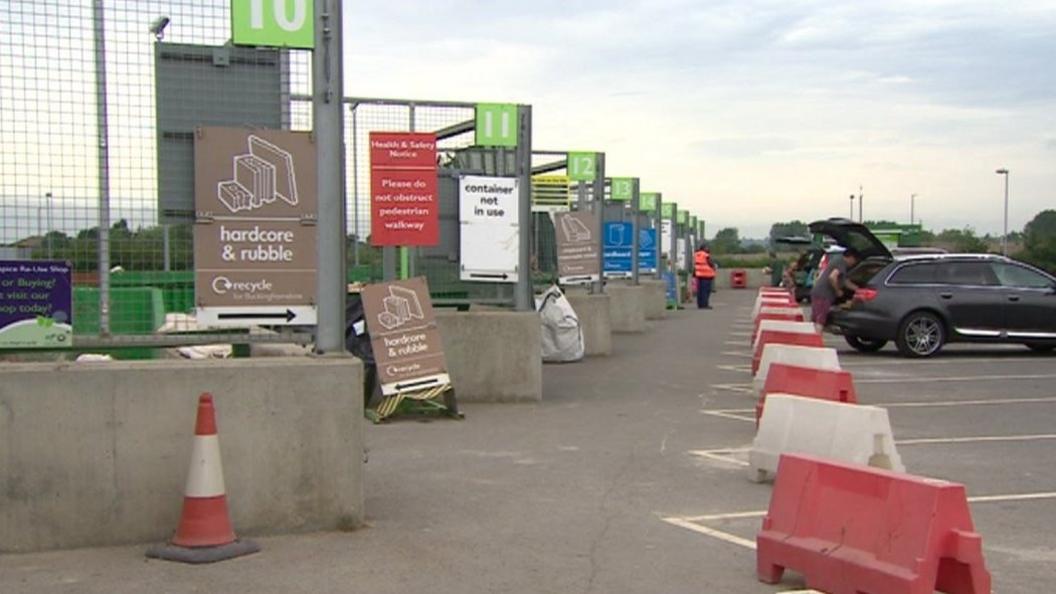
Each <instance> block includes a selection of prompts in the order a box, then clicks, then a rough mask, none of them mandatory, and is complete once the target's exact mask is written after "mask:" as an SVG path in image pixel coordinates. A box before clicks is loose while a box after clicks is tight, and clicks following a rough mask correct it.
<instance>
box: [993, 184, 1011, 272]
mask: <svg viewBox="0 0 1056 594" xmlns="http://www.w3.org/2000/svg"><path fill="white" fill-rule="evenodd" d="M994 173H996V174H998V175H1003V176H1005V227H1004V233H1003V234H1002V235H1001V255H1002V256H1007V255H1008V169H1006V168H1004V167H1002V168H1001V169H998V170H997V171H995V172H994Z"/></svg>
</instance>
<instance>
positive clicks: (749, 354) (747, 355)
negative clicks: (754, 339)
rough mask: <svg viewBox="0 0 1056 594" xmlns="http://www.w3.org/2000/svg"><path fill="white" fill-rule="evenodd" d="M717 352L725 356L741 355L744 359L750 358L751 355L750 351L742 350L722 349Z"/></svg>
mask: <svg viewBox="0 0 1056 594" xmlns="http://www.w3.org/2000/svg"><path fill="white" fill-rule="evenodd" d="M719 354H720V355H725V356H727V357H742V358H745V359H751V358H752V356H753V355H752V354H751V353H746V352H744V351H722V352H721V353H719Z"/></svg>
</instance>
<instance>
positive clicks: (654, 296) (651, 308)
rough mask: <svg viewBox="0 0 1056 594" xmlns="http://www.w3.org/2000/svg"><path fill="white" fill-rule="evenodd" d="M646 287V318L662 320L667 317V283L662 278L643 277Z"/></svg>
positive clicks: (641, 282) (643, 284) (642, 283)
mask: <svg viewBox="0 0 1056 594" xmlns="http://www.w3.org/2000/svg"><path fill="white" fill-rule="evenodd" d="M639 283H640V284H641V286H643V287H645V291H646V297H645V319H647V320H662V319H664V318H666V317H667V285H666V284H664V281H662V280H656V279H641V280H640V281H639Z"/></svg>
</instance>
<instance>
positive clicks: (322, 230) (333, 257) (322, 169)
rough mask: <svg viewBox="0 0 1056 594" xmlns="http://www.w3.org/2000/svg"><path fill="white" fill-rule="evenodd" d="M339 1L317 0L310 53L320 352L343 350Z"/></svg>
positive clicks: (342, 126) (344, 279) (342, 124)
mask: <svg viewBox="0 0 1056 594" xmlns="http://www.w3.org/2000/svg"><path fill="white" fill-rule="evenodd" d="M341 4H342V2H341V0H315V14H316V15H317V18H318V21H317V22H316V27H315V50H314V51H313V52H312V131H313V133H314V134H315V141H316V147H317V149H316V154H317V159H316V160H317V168H316V180H317V183H318V195H319V214H318V225H317V230H318V244H317V246H318V250H317V251H318V257H319V261H318V273H317V275H318V276H317V283H316V285H317V293H318V294H317V296H316V300H317V305H318V308H319V314H318V315H319V321H318V325H317V326H316V331H315V352H316V353H318V354H324V353H331V352H343V351H344V350H345V296H346V292H347V288H346V283H347V274H348V272H347V270H346V268H345V231H346V229H345V212H346V207H345V171H344V169H345V137H344V129H345V122H344V112H343V109H342V103H341V98H342V97H343V96H344V89H343V83H342V76H343V73H342V68H343V66H342V57H343V48H342V39H341V29H342V22H341Z"/></svg>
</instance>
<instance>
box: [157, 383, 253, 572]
mask: <svg viewBox="0 0 1056 594" xmlns="http://www.w3.org/2000/svg"><path fill="white" fill-rule="evenodd" d="M259 550H260V547H259V546H257V544H256V543H254V542H252V541H249V540H239V539H238V538H236V537H235V531H234V529H233V528H232V527H231V516H230V514H228V511H227V494H226V492H225V490H224V467H223V465H222V464H221V462H220V439H219V436H218V435H217V431H216V409H215V408H214V407H213V396H212V395H211V394H202V395H201V396H200V397H199V398H198V420H197V422H196V423H195V426H194V447H193V449H192V450H191V468H190V471H188V473H187V488H186V489H185V490H184V497H183V511H182V513H181V514H180V523H179V525H178V526H177V527H176V535H175V536H173V538H172V540H171V541H170V542H169V543H168V544H165V545H160V546H154V547H151V548H150V549H147V557H152V558H156V559H166V560H169V561H182V562H184V563H212V562H214V561H223V560H224V559H231V558H233V557H240V556H242V555H248V554H250V553H256V552H257V551H259Z"/></svg>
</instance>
